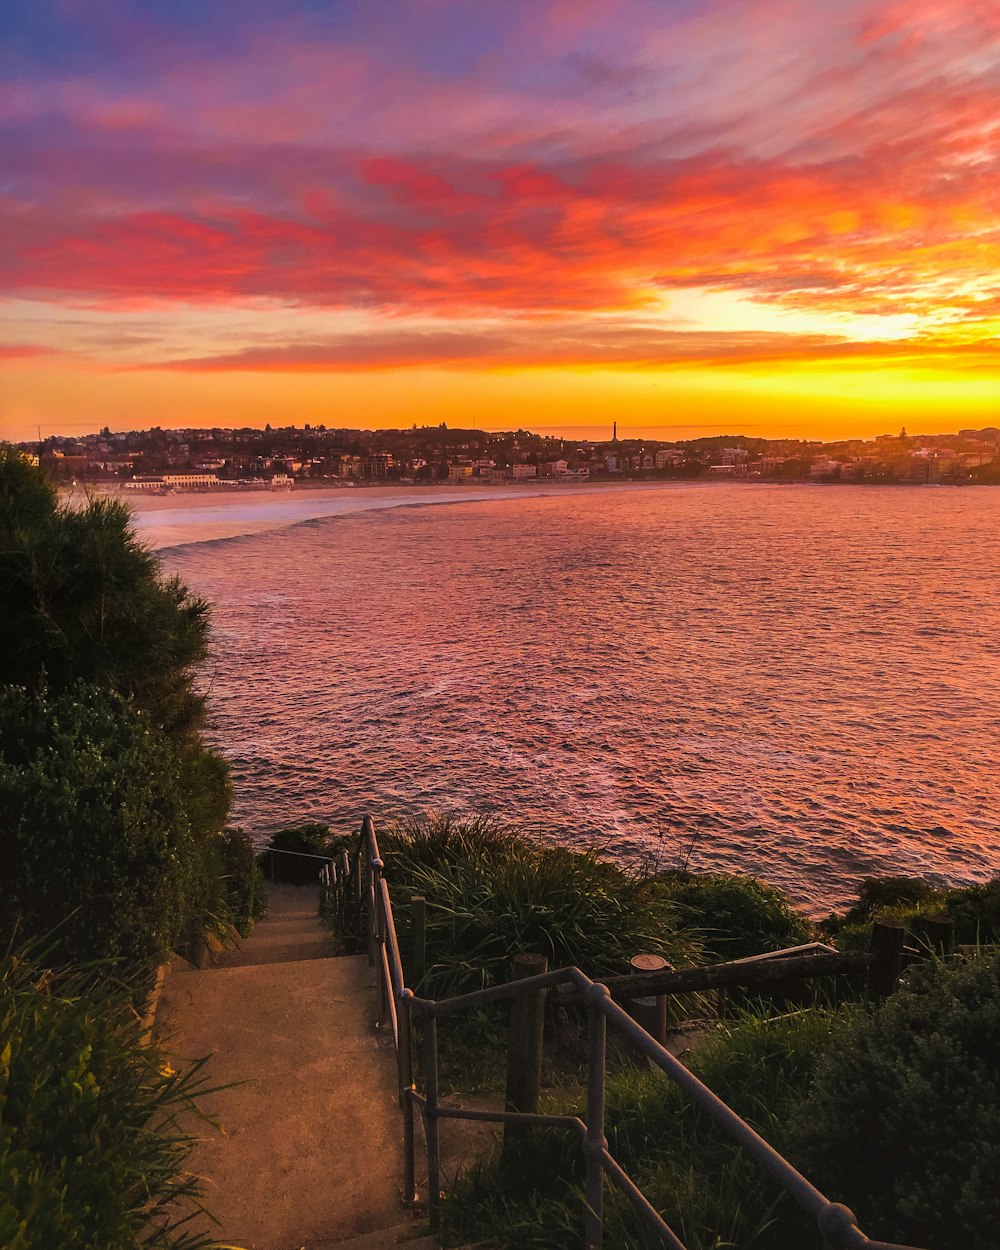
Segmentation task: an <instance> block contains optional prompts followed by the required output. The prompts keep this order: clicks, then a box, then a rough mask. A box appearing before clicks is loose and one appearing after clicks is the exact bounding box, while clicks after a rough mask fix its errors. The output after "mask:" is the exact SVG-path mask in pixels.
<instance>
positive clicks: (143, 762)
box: [0, 450, 230, 980]
mask: <svg viewBox="0 0 1000 1250" xmlns="http://www.w3.org/2000/svg"><path fill="white" fill-rule="evenodd" d="M0 622H2V627H3V638H4V647H3V650H2V653H0V855H2V856H3V863H4V867H5V876H7V878H8V879H9V881H10V886H9V888H7V889H6V890H5V891H4V894H3V897H2V898H0V938H2V937H4V936H7V937H9V936H10V935H11V934H12V933H13V932H15V931H17V932H18V933H19V934H20V935H21V937H22V938H26V939H30V938H33V937H38V936H42V935H45V936H46V938H47V940H49V947H50V949H51V957H52V958H53V959H54V960H57V961H61V960H66V959H78V960H80V959H82V960H90V959H93V958H100V959H114V960H117V961H119V969H118V971H119V972H120V973H122V974H124V973H125V972H126V970H128V971H130V972H136V973H138V974H140V980H141V976H142V975H145V974H147V973H148V971H149V969H150V967H151V965H152V964H153V963H155V962H156V961H157V960H159V959H161V958H162V957H163V956H164V954H165V953H166V952H167V951H168V950H169V949H170V948H171V947H174V948H176V947H178V946H184V945H185V944H186V943H187V942H189V941H190V940H191V939H192V938H193V937H194V935H195V934H196V933H197V932H198V931H199V930H201V929H203V928H205V927H206V926H212V925H218V924H220V923H221V922H222V921H224V920H227V919H229V909H228V904H227V895H226V888H225V886H224V884H223V881H222V877H225V876H228V875H229V869H228V868H227V866H226V859H227V855H228V853H229V851H228V849H227V846H226V844H225V842H224V840H222V841H220V836H221V833H222V829H223V826H224V824H225V819H226V815H227V813H228V809H229V798H230V791H229V775H228V768H227V766H226V764H225V762H224V761H223V760H222V759H221V758H220V757H219V756H218V755H216V754H214V753H213V752H211V751H209V750H208V749H207V748H206V747H205V745H204V743H203V742H202V740H201V737H200V735H199V733H198V726H199V724H200V723H201V720H202V717H203V712H204V707H203V701H202V699H201V698H200V696H199V695H198V694H197V693H196V692H195V690H194V684H193V683H194V677H195V670H196V666H197V664H198V663H199V662H200V661H201V660H202V659H203V658H204V655H205V650H206V645H207V627H208V618H207V605H206V604H205V603H204V602H203V601H202V600H200V599H197V598H195V597H193V596H191V595H190V594H189V593H188V591H187V590H186V589H185V587H184V586H183V585H182V584H181V583H180V582H179V581H177V580H176V579H165V578H162V577H161V575H160V571H159V566H158V563H157V561H156V558H155V557H154V556H153V555H152V554H151V553H150V552H148V551H147V550H146V549H145V548H144V547H143V546H142V545H141V544H140V543H139V541H138V540H137V538H136V537H135V534H134V533H133V531H132V529H131V525H130V521H129V513H128V511H127V509H125V508H124V507H122V506H121V505H119V504H116V503H113V502H110V501H107V500H95V501H92V502H90V503H89V504H87V505H85V506H84V507H82V508H79V509H74V508H71V507H68V506H65V505H62V504H61V503H60V502H59V498H58V496H57V494H56V492H55V490H54V489H53V487H52V486H51V485H50V484H49V483H48V482H47V481H46V480H45V477H44V475H43V474H42V473H40V471H39V470H38V469H37V468H34V467H32V466H31V465H30V464H29V463H28V462H27V461H26V460H24V459H23V458H21V457H20V456H19V455H17V453H15V452H12V451H10V450H7V451H3V450H0ZM220 870H221V876H220ZM126 966H127V967H126Z"/></svg>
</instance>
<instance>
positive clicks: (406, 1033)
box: [396, 990, 417, 1203]
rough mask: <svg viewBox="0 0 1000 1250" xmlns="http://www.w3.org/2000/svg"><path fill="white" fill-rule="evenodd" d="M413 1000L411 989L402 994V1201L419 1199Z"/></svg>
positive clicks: (399, 1045) (400, 1048)
mask: <svg viewBox="0 0 1000 1250" xmlns="http://www.w3.org/2000/svg"><path fill="white" fill-rule="evenodd" d="M412 1000H413V991H412V990H403V992H402V993H401V994H400V996H399V1003H398V1011H399V1043H398V1047H397V1050H396V1057H397V1060H398V1064H399V1067H398V1070H399V1105H400V1108H401V1110H402V1112H403V1201H404V1202H405V1203H414V1202H416V1200H417V1178H416V1164H415V1154H414V1134H413V1099H412V1098H411V1096H410V1095H411V1094H413V1093H414V1092H415V1091H414V1085H413V1009H412V1007H411V1003H412Z"/></svg>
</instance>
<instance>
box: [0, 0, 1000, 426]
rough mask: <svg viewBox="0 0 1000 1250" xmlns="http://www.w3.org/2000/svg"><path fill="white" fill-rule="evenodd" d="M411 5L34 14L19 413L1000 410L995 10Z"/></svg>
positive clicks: (134, 7) (662, 3)
mask: <svg viewBox="0 0 1000 1250" xmlns="http://www.w3.org/2000/svg"><path fill="white" fill-rule="evenodd" d="M376 7H377V8H378V11H379V20H375V17H374V16H373V10H372V7H371V6H366V5H364V4H361V3H357V4H353V3H346V4H344V5H338V6H331V7H330V9H329V11H327V9H326V8H325V7H324V6H319V9H317V6H315V5H311V4H306V3H303V4H302V5H289V6H283V10H282V12H283V14H284V16H282V17H281V18H280V19H277V18H276V17H275V15H274V9H273V7H272V6H269V5H267V4H265V3H264V2H263V0H244V2H242V3H240V4H239V5H234V4H233V3H231V2H230V0H218V3H217V4H214V5H212V6H205V5H203V4H196V3H195V2H194V0H176V3H175V4H173V5H172V6H170V9H169V13H168V12H167V11H166V10H164V9H162V7H156V6H148V5H143V4H138V3H135V2H133V0H107V3H103V4H101V5H100V6H76V7H70V8H67V7H66V6H65V5H61V4H58V3H55V2H54V0H53V3H48V2H47V0H40V2H39V3H38V4H37V5H33V6H27V7H26V9H25V13H24V15H23V17H21V18H20V19H19V20H18V22H17V23H15V31H14V38H13V41H12V44H11V47H10V48H9V50H7V51H6V53H5V56H4V59H3V62H2V63H0V69H2V73H3V81H2V83H0V127H2V130H3V134H4V151H5V169H4V171H3V172H2V174H0V238H2V239H3V243H2V244H0V436H4V435H5V436H7V437H13V438H31V437H34V436H35V434H36V431H37V429H38V428H39V427H40V428H41V430H42V433H43V434H51V433H67V434H70V433H74V432H84V431H85V430H93V429H95V428H98V427H100V426H103V425H105V424H107V425H110V426H111V427H112V428H136V427H143V426H149V425H164V426H185V425H234V424H235V425H244V424H246V425H251V424H263V423H264V422H265V421H270V422H271V423H272V424H299V425H301V424H303V423H305V422H307V421H308V422H312V423H319V422H323V423H326V424H328V425H348V426H368V427H371V426H379V425H383V426H385V425H408V424H410V423H411V422H413V421H416V422H417V423H428V422H436V421H440V420H445V421H448V422H449V424H453V425H471V424H473V423H475V424H477V425H479V426H480V427H481V428H509V427H512V426H527V427H531V428H535V429H552V430H557V431H563V432H565V433H567V434H569V433H574V432H593V427H607V426H608V425H610V423H611V421H613V420H617V421H618V422H619V427H620V429H622V430H631V431H635V432H638V431H640V430H648V431H650V432H655V433H657V434H658V435H659V436H661V437H670V436H676V437H691V436H694V435H696V434H701V433H712V432H721V431H726V432H734V433H737V432H743V433H747V434H764V435H769V436H774V437H781V436H791V437H818V438H835V437H842V436H858V435H861V436H871V435H874V434H878V433H883V432H886V431H888V430H894V429H897V428H898V427H899V425H901V424H905V425H906V426H907V427H908V428H909V429H911V430H912V431H923V432H937V431H945V430H951V429H957V428H959V427H962V426H982V425H986V424H998V423H1000V357H998V353H997V348H996V334H997V329H998V326H1000V285H998V277H997V275H998V274H1000V178H998V151H1000V69H998V67H1000V9H998V7H997V6H996V5H995V4H994V3H985V2H980V0H908V2H907V3H905V4H904V3H896V2H895V0H843V2H840V3H833V2H832V0H831V2H830V3H815V2H813V3H806V4H801V3H792V0H725V3H723V2H722V0H720V2H719V3H711V2H708V0H698V2H697V3H695V2H694V0H657V2H656V3H653V2H652V0H649V2H647V0H614V2H612V0H576V2H574V3H569V2H568V0H544V2H542V0H537V2H536V0H533V2H532V3H528V2H527V0H523V2H522V0H509V2H508V3H505V4H504V5H499V6H489V7H486V6H468V5H463V4H458V3H452V2H451V0H410V2H409V3H398V4H397V3H395V2H394V0H387V3H386V5H384V6H376ZM29 8H30V12H29V11H28V9H29ZM389 10H392V13H391V14H390V16H391V17H392V19H393V20H392V21H386V20H385V17H386V14H387V13H388V12H389Z"/></svg>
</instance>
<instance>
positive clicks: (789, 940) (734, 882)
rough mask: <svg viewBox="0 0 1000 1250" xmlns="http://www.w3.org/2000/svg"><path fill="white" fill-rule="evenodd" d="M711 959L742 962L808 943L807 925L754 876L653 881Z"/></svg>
mask: <svg viewBox="0 0 1000 1250" xmlns="http://www.w3.org/2000/svg"><path fill="white" fill-rule="evenodd" d="M656 880H657V883H658V885H659V887H660V888H661V889H662V890H664V891H665V892H666V893H667V895H668V897H669V898H670V899H671V900H672V901H673V903H674V904H675V905H676V907H677V909H678V912H679V914H680V915H681V916H682V917H683V918H684V921H685V923H686V924H688V925H689V926H690V927H691V928H692V929H696V930H698V932H699V933H700V935H701V937H702V941H703V944H704V947H705V953H706V955H708V956H709V957H711V958H712V959H717V960H727V959H742V958H744V957H745V956H747V955H760V954H763V953H764V952H765V951H775V950H781V949H782V948H784V947H786V946H797V945H799V944H800V943H802V942H806V941H808V940H809V938H810V936H811V926H810V924H809V921H808V920H807V919H806V918H805V916H803V915H801V914H800V913H798V912H797V911H795V910H794V909H793V907H792V905H791V903H790V902H789V900H788V898H787V897H786V896H785V895H784V894H782V892H781V891H780V890H776V889H775V888H774V887H773V886H770V885H767V884H766V882H764V881H761V880H760V879H759V878H757V877H751V876H737V875H735V874H731V873H692V872H668V873H662V874H660V876H659V877H657V878H656Z"/></svg>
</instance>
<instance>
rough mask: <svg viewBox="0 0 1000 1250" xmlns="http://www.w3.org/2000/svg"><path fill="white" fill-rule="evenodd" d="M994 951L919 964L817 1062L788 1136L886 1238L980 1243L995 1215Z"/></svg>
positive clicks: (999, 1034) (999, 1083) (998, 1144)
mask: <svg viewBox="0 0 1000 1250" xmlns="http://www.w3.org/2000/svg"><path fill="white" fill-rule="evenodd" d="M998 1054H1000V955H997V954H993V955H983V956H981V957H979V958H974V959H971V960H969V961H968V962H967V963H966V962H953V961H949V962H948V963H945V964H941V963H933V962H931V963H926V964H923V965H920V966H918V967H915V968H913V969H912V970H911V971H910V973H909V974H908V979H907V984H906V985H905V987H904V988H903V989H901V990H900V991H898V992H897V993H896V994H894V995H893V996H892V997H891V998H890V999H888V1000H887V1001H886V1003H885V1004H884V1005H883V1006H882V1007H881V1008H880V1009H879V1010H878V1011H877V1012H875V1013H874V1014H873V1015H872V1016H871V1017H861V1018H859V1019H858V1021H857V1022H856V1024H855V1027H854V1028H853V1029H852V1031H851V1032H850V1033H849V1034H848V1035H847V1036H846V1037H845V1038H844V1039H842V1041H841V1044H840V1045H839V1046H837V1047H836V1048H835V1049H833V1050H831V1051H830V1052H829V1053H828V1054H827V1056H826V1058H825V1061H824V1063H823V1064H822V1066H821V1068H820V1070H819V1073H818V1075H817V1079H816V1082H815V1085H814V1088H813V1090H812V1092H811V1094H810V1096H809V1098H808V1100H807V1101H806V1102H805V1103H804V1104H803V1105H802V1107H801V1108H799V1109H798V1110H797V1111H796V1113H795V1114H794V1116H793V1124H792V1139H793V1142H794V1146H795V1149H796V1151H797V1153H798V1155H799V1156H800V1158H801V1160H802V1161H803V1163H804V1164H805V1165H806V1166H807V1167H808V1168H809V1169H811V1171H812V1173H813V1174H814V1175H815V1178H816V1180H817V1183H818V1184H819V1185H820V1187H821V1188H824V1189H825V1190H826V1191H827V1192H829V1194H830V1197H831V1198H834V1199H835V1200H840V1201H843V1202H846V1203H847V1204H848V1205H849V1206H850V1207H851V1208H852V1210H854V1211H855V1213H856V1215H857V1216H858V1219H859V1221H860V1223H861V1225H862V1227H864V1228H865V1229H866V1230H870V1231H876V1230H877V1235H878V1236H879V1237H882V1238H884V1239H886V1240H898V1241H903V1242H907V1243H909V1244H914V1245H927V1246H935V1247H938V1248H939V1250H959V1248H960V1247H961V1250H988V1247H990V1246H993V1245H995V1244H996V1229H997V1226H998V1224H1000V1187H998V1186H997V1177H998V1176H1000V1114H998V1110H997V1109H998V1107H1000V1066H998V1062H997V1056H998Z"/></svg>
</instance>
